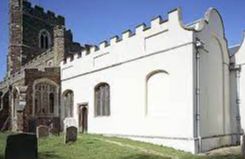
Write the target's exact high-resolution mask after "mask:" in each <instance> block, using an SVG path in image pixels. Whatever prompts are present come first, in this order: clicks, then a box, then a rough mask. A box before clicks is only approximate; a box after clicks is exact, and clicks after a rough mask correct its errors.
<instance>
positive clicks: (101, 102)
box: [94, 83, 110, 116]
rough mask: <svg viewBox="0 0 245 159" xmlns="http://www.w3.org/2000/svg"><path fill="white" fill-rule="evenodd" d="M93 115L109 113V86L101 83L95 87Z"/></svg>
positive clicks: (107, 114) (106, 114)
mask: <svg viewBox="0 0 245 159" xmlns="http://www.w3.org/2000/svg"><path fill="white" fill-rule="evenodd" d="M94 91H95V116H109V115H110V86H109V85H108V84H107V83H101V84H99V85H97V86H96V87H95V90H94Z"/></svg>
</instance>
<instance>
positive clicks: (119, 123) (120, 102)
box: [0, 0, 245, 153]
mask: <svg viewBox="0 0 245 159" xmlns="http://www.w3.org/2000/svg"><path fill="white" fill-rule="evenodd" d="M9 7H10V8H9V9H10V10H9V18H10V21H9V50H8V56H7V73H6V76H5V78H4V79H3V81H2V82H0V131H5V130H11V131H14V132H32V133H35V132H36V128H37V127H38V126H40V125H46V126H48V127H49V128H50V131H51V132H50V133H54V134H55V133H58V132H62V131H65V130H66V128H67V127H69V126H76V127H78V129H79V132H81V133H92V134H103V135H107V136H119V137H124V138H130V139H134V140H139V141H144V142H150V143H153V144H158V145H163V146H168V147H172V148H175V149H178V150H183V151H187V152H191V153H201V152H206V151H208V150H212V149H215V148H219V147H222V146H230V145H239V144H240V136H241V134H242V133H244V129H245V102H244V101H245V91H244V90H245V71H244V70H245V68H244V64H245V40H243V42H242V43H241V44H240V45H237V46H233V47H231V48H229V47H228V42H227V39H226V36H225V31H224V23H223V20H222V17H221V15H220V13H219V12H218V11H217V10H216V9H215V8H210V9H208V10H207V12H206V13H205V15H204V17H203V18H200V19H198V20H196V21H194V22H193V23H191V24H184V23H183V21H182V17H181V16H182V15H181V10H180V9H174V10H172V11H170V12H168V18H167V19H162V18H161V16H158V17H155V18H153V19H152V20H151V21H150V25H146V24H144V23H143V24H140V25H138V26H136V27H135V29H134V31H131V30H126V31H124V32H123V33H122V34H121V35H120V36H113V37H111V38H110V39H109V40H108V41H103V42H101V43H100V44H99V45H98V46H97V45H90V44H84V45H81V44H79V43H77V42H74V41H73V35H72V32H71V30H68V29H66V26H65V18H64V17H62V16H60V15H56V14H55V13H54V12H52V11H45V10H44V9H43V8H42V7H40V6H32V4H31V3H30V2H28V1H27V0H9ZM81 36H82V35H81Z"/></svg>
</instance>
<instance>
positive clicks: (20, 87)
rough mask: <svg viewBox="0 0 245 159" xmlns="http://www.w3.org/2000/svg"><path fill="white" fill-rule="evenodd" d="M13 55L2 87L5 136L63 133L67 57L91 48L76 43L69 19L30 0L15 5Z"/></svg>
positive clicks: (12, 0)
mask: <svg viewBox="0 0 245 159" xmlns="http://www.w3.org/2000/svg"><path fill="white" fill-rule="evenodd" d="M9 7H10V8H9V18H10V20H9V50H8V62H7V63H8V64H7V65H8V66H7V73H6V76H5V79H4V80H3V81H2V82H0V131H1V130H6V129H11V130H13V131H26V132H35V128H36V126H38V125H47V126H49V125H50V124H52V125H53V128H54V131H59V130H60V125H61V123H62V122H61V121H62V119H61V115H60V114H61V106H60V104H61V102H60V68H59V63H60V61H62V60H63V58H64V57H68V56H72V55H73V54H77V53H80V52H81V51H82V50H85V49H88V48H89V47H90V46H89V45H85V46H81V45H80V44H79V43H76V42H73V36H72V32H71V31H70V30H66V28H65V18H64V17H62V16H60V15H56V14H55V13H54V12H52V11H45V10H44V9H43V8H42V7H40V6H32V5H31V3H30V2H28V1H27V0H9Z"/></svg>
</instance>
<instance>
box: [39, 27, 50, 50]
mask: <svg viewBox="0 0 245 159" xmlns="http://www.w3.org/2000/svg"><path fill="white" fill-rule="evenodd" d="M39 47H40V48H41V49H48V48H49V47H50V34H49V32H48V31H47V30H41V31H40V33H39Z"/></svg>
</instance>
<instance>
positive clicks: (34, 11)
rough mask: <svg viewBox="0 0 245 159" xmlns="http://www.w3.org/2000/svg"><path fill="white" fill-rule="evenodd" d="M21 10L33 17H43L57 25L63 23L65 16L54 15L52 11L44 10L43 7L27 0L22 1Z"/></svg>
mask: <svg viewBox="0 0 245 159" xmlns="http://www.w3.org/2000/svg"><path fill="white" fill-rule="evenodd" d="M23 11H24V14H28V15H32V16H33V17H36V18H39V19H43V20H45V21H47V22H49V23H56V24H59V25H64V24H65V18H64V17H63V16H61V15H56V14H55V13H54V12H52V11H49V10H47V11H45V10H44V8H42V7H40V6H38V5H35V6H32V4H31V3H30V2H28V1H23Z"/></svg>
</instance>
